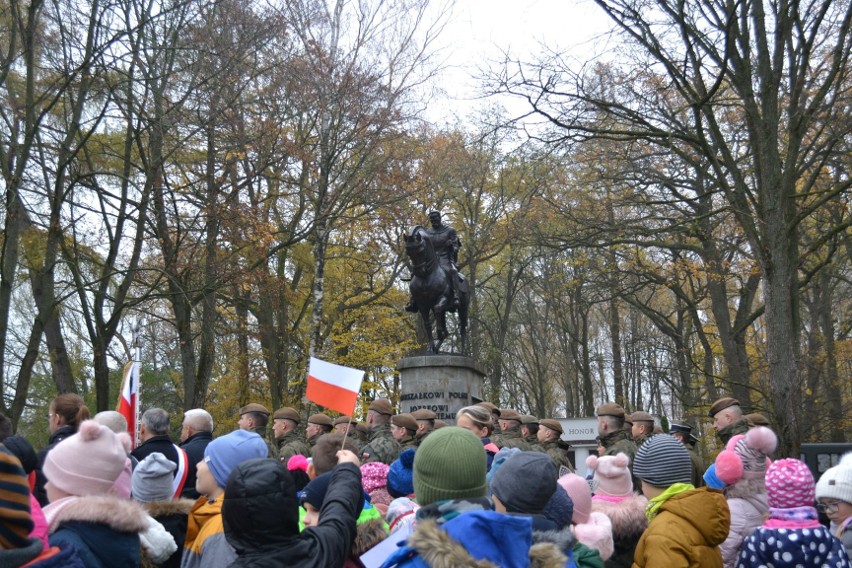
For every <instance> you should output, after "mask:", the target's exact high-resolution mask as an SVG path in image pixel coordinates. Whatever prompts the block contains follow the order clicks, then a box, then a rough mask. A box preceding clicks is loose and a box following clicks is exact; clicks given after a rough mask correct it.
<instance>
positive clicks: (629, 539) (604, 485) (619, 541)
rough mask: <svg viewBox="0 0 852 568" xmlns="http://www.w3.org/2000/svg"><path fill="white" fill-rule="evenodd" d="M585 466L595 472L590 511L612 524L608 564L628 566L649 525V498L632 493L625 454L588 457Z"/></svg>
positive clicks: (628, 462)
mask: <svg viewBox="0 0 852 568" xmlns="http://www.w3.org/2000/svg"><path fill="white" fill-rule="evenodd" d="M586 467H588V468H589V469H590V470H593V471H594V472H595V473H594V477H593V480H594V483H595V484H596V487H595V494H594V496H593V497H592V511H593V512H594V513H597V514H604V515H606V516H607V517H608V518H609V520H610V521H611V523H612V540H613V553H612V556H611V557H610V559H609V560H608V562H607V565H608V566H630V565H631V564H632V562H633V553H634V551H635V550H636V544H637V543H638V542H639V538H640V537H641V536H642V533H643V532H644V531H645V528H647V526H648V519H647V517H645V507H646V506H647V505H648V499H647V498H645V496H644V495H639V494H638V493H636V492H635V491H633V476H632V473H631V471H630V457H629V456H628V455H627V454H624V453H618V454H616V455H614V456H602V457H597V456H589V457H588V458H587V459H586Z"/></svg>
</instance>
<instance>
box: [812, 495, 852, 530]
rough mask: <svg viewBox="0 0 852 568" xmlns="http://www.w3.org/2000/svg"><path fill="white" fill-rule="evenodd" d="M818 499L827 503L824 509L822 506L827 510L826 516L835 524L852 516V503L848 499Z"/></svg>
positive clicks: (822, 502)
mask: <svg viewBox="0 0 852 568" xmlns="http://www.w3.org/2000/svg"><path fill="white" fill-rule="evenodd" d="M817 501H818V502H819V503H821V504H822V505H825V508H824V509H823V507H820V508H821V509H823V510H824V511H825V516H826V517H828V518H829V520H830V521H831V522H833V523H835V524H838V525H839V524H840V523H842V522H843V521H845V520H846V519H848V518H849V517H852V504H850V503H847V502H846V501H840V500H838V499H831V498H826V499H818V500H817Z"/></svg>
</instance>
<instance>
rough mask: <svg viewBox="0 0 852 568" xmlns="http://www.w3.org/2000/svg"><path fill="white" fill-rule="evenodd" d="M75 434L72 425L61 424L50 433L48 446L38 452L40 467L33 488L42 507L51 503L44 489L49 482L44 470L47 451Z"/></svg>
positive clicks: (37, 469)
mask: <svg viewBox="0 0 852 568" xmlns="http://www.w3.org/2000/svg"><path fill="white" fill-rule="evenodd" d="M74 434H76V432H75V431H74V428H72V427H71V426H60V427H59V428H57V429H56V432H54V433H53V434H51V435H50V438H49V439H48V440H47V446H45V447H44V449H42V450H41V451H40V452H39V453H38V467H37V468H36V481H35V487H34V488H33V495H35V497H36V499H38V504H39V505H41V506H42V507H45V506H47V504H48V503H49V501H48V500H47V492H45V490H44V484H45V483H47V478H46V477H45V476H44V472H42V468H43V467H44V460H45V458H46V457H47V453H48V452H49V451H50V450H52V449H53V448H55V447H56V444H58V443H59V442H61V441H62V440H64V439H65V438H68V437H70V436H73V435H74Z"/></svg>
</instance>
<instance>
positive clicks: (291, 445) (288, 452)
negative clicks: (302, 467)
mask: <svg viewBox="0 0 852 568" xmlns="http://www.w3.org/2000/svg"><path fill="white" fill-rule="evenodd" d="M275 441H276V442H277V443H278V457H279V459H280V460H281V461H282V462H284V465H287V461H288V460H289V459H290V458H292V457H293V456H295V455H296V454H302V455H303V456H305V457H306V458H309V457H311V448H310V447H309V446H308V444H307V443H306V442H305V440H304V436H302V435H300V434H299V433H298V432H287V433H286V434H284V435H283V436H281V437H280V438H276V439H275Z"/></svg>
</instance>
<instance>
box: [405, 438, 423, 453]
mask: <svg viewBox="0 0 852 568" xmlns="http://www.w3.org/2000/svg"><path fill="white" fill-rule="evenodd" d="M424 438H425V436H424ZM418 445H420V443H419V442H418V441H417V439H416V438H414V437H413V436H405V437H404V438H403V439H402V441H400V442H399V448H400V449H399V451H400V453H402V452H404V451H405V450H407V449H408V448H415V449H416V448H417V446H418Z"/></svg>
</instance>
